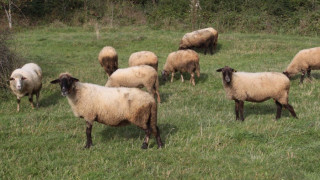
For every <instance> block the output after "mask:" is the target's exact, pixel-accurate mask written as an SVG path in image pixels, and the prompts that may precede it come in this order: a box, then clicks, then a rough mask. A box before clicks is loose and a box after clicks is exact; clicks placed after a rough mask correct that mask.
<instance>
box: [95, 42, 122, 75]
mask: <svg viewBox="0 0 320 180" xmlns="http://www.w3.org/2000/svg"><path fill="white" fill-rule="evenodd" d="M98 60H99V63H100V65H101V66H102V67H103V68H104V70H105V71H106V73H107V75H108V76H110V75H111V74H112V73H113V72H114V71H116V70H117V69H118V54H117V52H116V50H115V49H114V48H113V47H111V46H106V47H104V48H103V49H102V50H101V51H100V53H99V56H98Z"/></svg>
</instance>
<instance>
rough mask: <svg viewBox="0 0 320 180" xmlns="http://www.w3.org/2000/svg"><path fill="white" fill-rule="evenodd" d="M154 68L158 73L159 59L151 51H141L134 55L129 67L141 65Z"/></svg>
mask: <svg viewBox="0 0 320 180" xmlns="http://www.w3.org/2000/svg"><path fill="white" fill-rule="evenodd" d="M144 64H145V65H149V66H152V67H153V68H154V69H155V70H156V71H158V57H157V56H156V55H155V54H154V53H153V52H151V51H139V52H135V53H132V54H131V55H130V57H129V67H131V66H139V65H144Z"/></svg>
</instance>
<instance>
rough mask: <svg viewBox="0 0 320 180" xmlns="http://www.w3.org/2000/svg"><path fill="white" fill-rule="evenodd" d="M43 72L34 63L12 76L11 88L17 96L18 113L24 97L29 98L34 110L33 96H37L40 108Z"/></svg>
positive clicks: (23, 67)
mask: <svg viewBox="0 0 320 180" xmlns="http://www.w3.org/2000/svg"><path fill="white" fill-rule="evenodd" d="M41 81H42V70H41V68H40V67H39V66H38V65H37V64H34V63H28V64H25V65H24V66H22V68H19V69H16V70H14V71H13V72H12V74H11V76H10V88H11V90H12V92H13V93H14V94H15V95H16V96H17V102H18V105H17V111H20V100H21V98H22V97H23V96H29V101H30V103H31V106H32V108H34V105H33V95H34V94H35V95H36V100H37V108H38V107H39V96H40V90H41V87H42V82H41Z"/></svg>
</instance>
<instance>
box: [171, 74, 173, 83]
mask: <svg viewBox="0 0 320 180" xmlns="http://www.w3.org/2000/svg"><path fill="white" fill-rule="evenodd" d="M173 77H174V72H172V73H171V82H173Z"/></svg>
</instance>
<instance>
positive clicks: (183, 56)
mask: <svg viewBox="0 0 320 180" xmlns="http://www.w3.org/2000/svg"><path fill="white" fill-rule="evenodd" d="M176 71H179V72H180V74H181V81H182V82H183V81H184V79H183V75H182V73H183V72H188V73H190V74H191V78H190V82H191V83H192V85H195V80H194V73H195V72H196V73H197V76H198V77H200V65H199V56H198V54H197V53H196V52H195V51H194V50H191V49H188V50H179V51H175V52H172V53H170V54H169V55H168V58H167V61H166V63H165V65H164V67H163V71H162V79H163V80H164V81H166V80H167V77H168V76H169V74H170V73H171V82H173V77H174V73H175V72H176Z"/></svg>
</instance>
